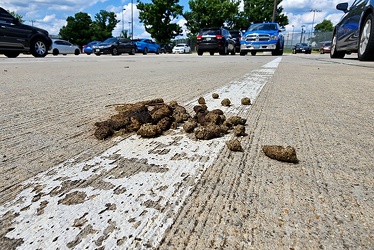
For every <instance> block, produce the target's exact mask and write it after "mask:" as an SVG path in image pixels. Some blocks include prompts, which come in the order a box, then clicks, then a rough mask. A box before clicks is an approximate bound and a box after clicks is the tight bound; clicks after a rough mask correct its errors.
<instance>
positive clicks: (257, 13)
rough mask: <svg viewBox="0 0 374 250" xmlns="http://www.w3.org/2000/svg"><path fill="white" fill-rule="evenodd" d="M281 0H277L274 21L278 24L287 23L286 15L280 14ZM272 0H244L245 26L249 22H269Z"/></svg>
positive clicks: (271, 12)
mask: <svg viewBox="0 0 374 250" xmlns="http://www.w3.org/2000/svg"><path fill="white" fill-rule="evenodd" d="M281 2H282V0H278V1H277V5H278V7H277V8H276V13H275V22H277V23H279V25H280V26H285V25H287V24H288V17H287V16H286V15H284V14H282V11H283V7H282V6H279V4H280V3H281ZM273 9H274V0H244V11H243V12H244V15H245V16H247V17H248V23H247V27H248V26H249V25H250V24H251V23H263V22H271V20H272V17H273Z"/></svg>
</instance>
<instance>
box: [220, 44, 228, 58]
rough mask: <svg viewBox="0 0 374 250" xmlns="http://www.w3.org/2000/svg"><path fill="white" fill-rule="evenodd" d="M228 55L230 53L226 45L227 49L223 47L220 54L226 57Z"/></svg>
mask: <svg viewBox="0 0 374 250" xmlns="http://www.w3.org/2000/svg"><path fill="white" fill-rule="evenodd" d="M227 53H228V50H227V45H225V47H223V50H221V51H220V52H219V54H220V55H221V56H225V55H227Z"/></svg>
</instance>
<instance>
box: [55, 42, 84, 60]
mask: <svg viewBox="0 0 374 250" xmlns="http://www.w3.org/2000/svg"><path fill="white" fill-rule="evenodd" d="M48 53H51V54H53V55H54V56H57V55H58V54H63V55H67V54H74V55H79V54H80V53H81V50H80V49H79V47H78V46H77V45H74V44H72V43H70V42H68V41H65V40H61V39H52V48H51V49H50V50H49V52H48Z"/></svg>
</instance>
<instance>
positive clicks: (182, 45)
mask: <svg viewBox="0 0 374 250" xmlns="http://www.w3.org/2000/svg"><path fill="white" fill-rule="evenodd" d="M175 47H184V44H177V45H176V46H175Z"/></svg>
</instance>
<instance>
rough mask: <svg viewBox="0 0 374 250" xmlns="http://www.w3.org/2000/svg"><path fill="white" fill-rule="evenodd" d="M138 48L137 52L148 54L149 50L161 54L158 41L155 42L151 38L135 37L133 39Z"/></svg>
mask: <svg viewBox="0 0 374 250" xmlns="http://www.w3.org/2000/svg"><path fill="white" fill-rule="evenodd" d="M132 41H133V42H134V43H135V45H136V48H137V52H141V53H143V55H146V54H148V52H153V53H156V54H157V55H158V54H160V52H161V48H160V45H159V44H158V43H155V42H154V41H152V40H151V39H134V40H132Z"/></svg>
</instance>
